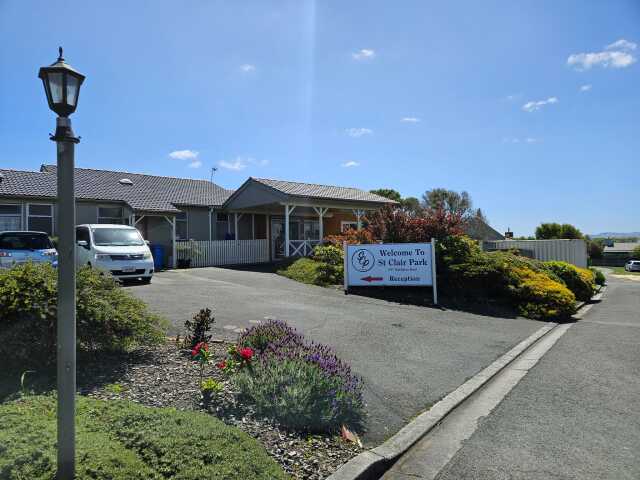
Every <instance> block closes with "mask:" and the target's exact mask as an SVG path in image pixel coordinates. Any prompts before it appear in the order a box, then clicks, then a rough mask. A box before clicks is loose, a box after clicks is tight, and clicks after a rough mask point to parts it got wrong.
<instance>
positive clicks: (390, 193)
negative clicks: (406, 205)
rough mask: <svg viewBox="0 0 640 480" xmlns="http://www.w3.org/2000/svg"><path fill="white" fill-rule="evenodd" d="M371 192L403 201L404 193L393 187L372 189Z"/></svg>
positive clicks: (399, 201)
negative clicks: (401, 193)
mask: <svg viewBox="0 0 640 480" xmlns="http://www.w3.org/2000/svg"><path fill="white" fill-rule="evenodd" d="M370 192H371V193H375V194H376V195H380V196H381V197H384V198H388V199H389V200H394V201H396V202H398V203H401V202H402V195H400V192H398V191H397V190H394V189H393V188H378V189H376V190H370Z"/></svg>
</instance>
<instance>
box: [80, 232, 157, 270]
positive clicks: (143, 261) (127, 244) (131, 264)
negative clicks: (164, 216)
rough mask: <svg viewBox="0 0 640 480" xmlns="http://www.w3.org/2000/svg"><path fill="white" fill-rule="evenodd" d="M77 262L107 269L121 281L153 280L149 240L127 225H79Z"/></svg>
mask: <svg viewBox="0 0 640 480" xmlns="http://www.w3.org/2000/svg"><path fill="white" fill-rule="evenodd" d="M76 262H77V264H78V265H89V266H91V267H96V268H101V269H103V270H106V271H108V272H110V273H111V274H112V275H113V276H114V277H116V278H117V279H118V280H127V279H132V280H133V279H140V280H142V281H143V282H144V283H150V282H151V278H152V277H153V272H154V270H153V268H154V267H153V257H152V255H151V251H150V250H149V246H148V245H147V242H145V240H144V239H143V238H142V235H140V232H139V231H138V230H137V229H135V228H134V227H130V226H128V225H102V224H99V225H79V226H77V227H76Z"/></svg>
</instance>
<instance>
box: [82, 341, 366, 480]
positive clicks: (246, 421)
mask: <svg viewBox="0 0 640 480" xmlns="http://www.w3.org/2000/svg"><path fill="white" fill-rule="evenodd" d="M228 347H229V344H224V343H211V344H210V351H211V353H212V362H211V364H210V365H208V366H206V367H205V372H204V376H205V377H211V378H214V379H215V380H217V381H218V382H221V383H222V384H223V390H222V392H220V393H218V394H216V396H215V399H214V401H213V402H212V403H211V405H209V406H204V405H203V404H202V400H201V394H200V390H199V388H198V382H199V376H200V369H199V366H198V365H197V364H196V363H195V362H193V361H192V360H191V355H190V352H189V351H187V350H181V349H178V348H177V346H176V345H175V343H171V342H170V343H167V344H165V345H163V346H160V347H157V348H151V349H139V350H137V351H136V352H133V353H131V354H130V355H131V356H132V358H131V359H130V360H128V361H126V362H125V363H124V364H125V365H128V366H127V367H125V369H124V370H123V371H122V372H119V375H118V376H117V377H116V376H114V375H113V374H111V373H109V372H108V371H106V370H105V369H104V364H103V363H102V362H99V363H96V364H88V365H83V367H82V368H81V369H79V378H78V380H79V382H78V383H79V385H81V393H83V394H85V395H87V396H89V397H93V398H100V399H128V400H133V401H135V402H138V403H141V404H143V405H149V406H154V407H175V408H178V409H182V410H207V411H209V412H210V413H211V414H212V415H215V416H217V417H218V418H220V419H221V420H222V421H223V422H224V423H226V424H229V425H233V426H237V427H238V428H240V429H241V430H243V431H244V432H246V433H248V434H249V435H251V436H252V437H254V438H256V439H257V440H258V441H259V442H260V443H261V444H262V445H263V446H264V447H265V449H266V450H267V452H268V453H269V455H271V457H273V458H274V459H275V460H276V461H277V462H278V463H279V464H280V465H281V466H282V467H283V469H284V470H285V471H286V472H287V473H289V474H290V475H291V476H292V477H293V478H300V479H323V478H326V477H328V476H329V475H330V474H331V473H333V472H334V471H335V470H336V469H337V468H338V467H339V466H340V465H342V464H343V463H345V462H346V461H348V460H349V459H351V458H352V457H354V456H355V455H357V454H358V453H359V452H360V451H361V450H362V449H361V448H360V447H359V446H358V445H357V444H355V443H350V442H346V441H344V440H342V438H341V437H340V436H339V435H326V434H306V433H302V432H298V431H294V430H290V429H286V428H283V427H282V426H280V425H278V424H277V423H276V422H273V421H271V420H269V419H265V418H260V417H259V416H258V415H256V414H255V413H254V411H253V409H252V408H251V407H249V406H246V405H243V404H241V403H239V402H238V401H237V392H235V391H234V390H233V387H232V386H231V384H230V382H228V381H227V377H226V376H225V375H224V374H223V373H222V372H221V371H220V369H218V368H216V366H215V364H216V363H217V362H219V361H221V360H222V359H223V358H225V357H226V355H227V348H228ZM133 357H135V358H133ZM115 378H117V380H115Z"/></svg>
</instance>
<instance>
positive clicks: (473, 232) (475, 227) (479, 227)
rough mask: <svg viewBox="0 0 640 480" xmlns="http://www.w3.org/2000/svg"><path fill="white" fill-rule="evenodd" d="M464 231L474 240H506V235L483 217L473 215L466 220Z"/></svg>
mask: <svg viewBox="0 0 640 480" xmlns="http://www.w3.org/2000/svg"><path fill="white" fill-rule="evenodd" d="M463 229H464V232H465V233H466V234H467V235H468V236H470V237H471V238H473V239H474V240H484V241H489V240H504V235H502V234H501V233H500V232H498V231H497V230H496V229H494V228H493V227H491V226H490V225H489V224H488V223H487V222H485V221H484V220H482V219H481V218H477V217H473V218H471V219H469V220H467V221H466V222H465V225H464V227H463Z"/></svg>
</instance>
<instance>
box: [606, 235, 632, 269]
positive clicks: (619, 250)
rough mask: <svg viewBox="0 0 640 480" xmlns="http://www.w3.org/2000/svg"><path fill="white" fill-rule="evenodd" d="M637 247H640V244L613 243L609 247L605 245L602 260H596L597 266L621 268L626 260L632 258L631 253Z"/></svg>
mask: <svg viewBox="0 0 640 480" xmlns="http://www.w3.org/2000/svg"><path fill="white" fill-rule="evenodd" d="M638 247H640V242H615V241H614V242H613V243H612V244H611V245H605V247H604V249H603V252H602V258H601V259H598V265H606V266H610V267H622V266H623V265H624V264H625V263H627V261H628V260H631V259H632V258H633V251H634V250H635V249H636V248H638ZM633 259H634V260H637V259H635V258H633Z"/></svg>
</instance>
